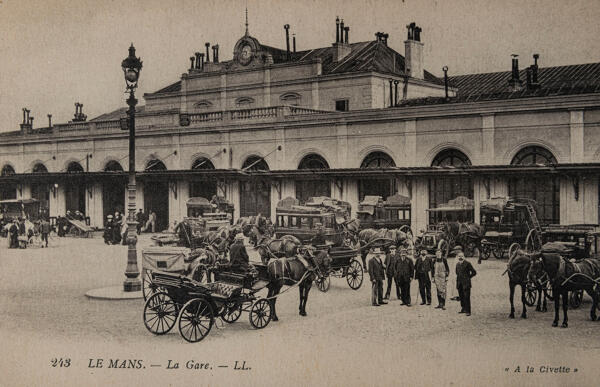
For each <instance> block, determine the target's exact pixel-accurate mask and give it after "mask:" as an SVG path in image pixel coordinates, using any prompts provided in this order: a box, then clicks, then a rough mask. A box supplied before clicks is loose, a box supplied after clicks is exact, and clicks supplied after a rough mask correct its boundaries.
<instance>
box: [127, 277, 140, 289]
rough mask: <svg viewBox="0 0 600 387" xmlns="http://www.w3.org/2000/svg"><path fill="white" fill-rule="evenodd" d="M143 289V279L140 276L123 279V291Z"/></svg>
mask: <svg viewBox="0 0 600 387" xmlns="http://www.w3.org/2000/svg"><path fill="white" fill-rule="evenodd" d="M141 290H142V281H140V280H139V279H138V278H127V279H126V280H125V281H123V291H125V292H139V291H141Z"/></svg>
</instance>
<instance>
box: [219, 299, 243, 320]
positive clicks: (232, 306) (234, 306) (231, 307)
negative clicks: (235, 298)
mask: <svg viewBox="0 0 600 387" xmlns="http://www.w3.org/2000/svg"><path fill="white" fill-rule="evenodd" d="M241 315H242V304H240V303H237V302H232V301H230V302H227V303H225V308H223V312H222V313H221V319H222V320H223V321H225V322H226V323H229V324H232V323H234V322H236V321H237V320H238V319H239V318H240V316H241Z"/></svg>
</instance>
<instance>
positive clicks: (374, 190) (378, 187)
mask: <svg viewBox="0 0 600 387" xmlns="http://www.w3.org/2000/svg"><path fill="white" fill-rule="evenodd" d="M395 166H396V163H394V160H393V159H392V158H391V157H390V155H388V154H387V153H385V152H371V153H369V154H368V155H367V156H366V157H365V158H364V160H363V161H362V163H361V164H360V168H361V169H381V168H393V167H395ZM396 190H397V187H396V179H363V180H359V181H358V200H363V199H364V198H365V196H367V195H373V196H381V197H382V198H383V200H386V199H387V197H388V196H391V195H393V194H394V193H396Z"/></svg>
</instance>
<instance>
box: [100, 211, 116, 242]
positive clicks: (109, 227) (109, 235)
mask: <svg viewBox="0 0 600 387" xmlns="http://www.w3.org/2000/svg"><path fill="white" fill-rule="evenodd" d="M113 228H114V226H113V216H112V215H108V216H107V217H106V224H105V225H104V235H103V237H104V243H106V244H107V245H111V244H112V243H113Z"/></svg>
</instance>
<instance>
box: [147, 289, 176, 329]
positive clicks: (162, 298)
mask: <svg viewBox="0 0 600 387" xmlns="http://www.w3.org/2000/svg"><path fill="white" fill-rule="evenodd" d="M178 313H179V308H178V306H177V304H176V303H175V301H173V299H172V298H171V297H170V296H169V295H168V294H167V293H162V292H159V293H155V294H153V295H151V296H150V298H149V299H148V301H146V305H144V324H145V325H146V328H147V329H148V330H149V331H150V332H152V333H154V334H155V335H164V334H165V333H167V332H169V331H170V330H171V329H173V327H174V326H175V321H177V315H178Z"/></svg>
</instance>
